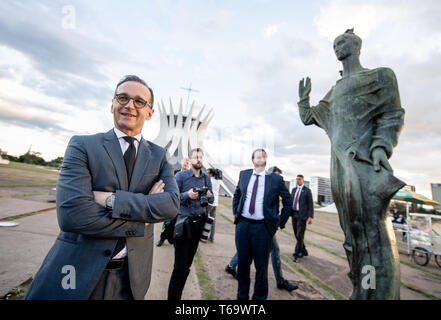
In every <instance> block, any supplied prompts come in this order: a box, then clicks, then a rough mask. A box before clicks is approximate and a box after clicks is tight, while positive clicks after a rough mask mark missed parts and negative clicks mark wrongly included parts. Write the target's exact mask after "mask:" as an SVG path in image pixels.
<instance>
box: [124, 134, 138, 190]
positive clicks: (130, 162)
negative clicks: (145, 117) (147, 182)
mask: <svg viewBox="0 0 441 320" xmlns="http://www.w3.org/2000/svg"><path fill="white" fill-rule="evenodd" d="M123 139H124V140H126V141H127V142H128V143H129V147H128V148H127V150H126V152H125V153H124V162H125V164H126V170H127V180H128V182H129V185H130V179H131V178H132V172H133V167H134V165H135V159H136V148H135V144H134V143H133V142H134V141H135V138H133V137H129V136H125V137H123Z"/></svg>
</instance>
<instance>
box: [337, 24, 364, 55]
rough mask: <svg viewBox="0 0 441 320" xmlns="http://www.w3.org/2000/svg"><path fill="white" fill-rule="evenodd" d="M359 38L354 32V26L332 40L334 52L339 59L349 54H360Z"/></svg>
mask: <svg viewBox="0 0 441 320" xmlns="http://www.w3.org/2000/svg"><path fill="white" fill-rule="evenodd" d="M360 50H361V38H360V37H359V36H357V35H356V34H355V33H354V28H352V29H348V30H346V32H345V33H343V34H341V35H339V36H338V37H337V38H335V40H334V52H335V55H336V56H337V59H338V60H339V61H342V60H345V59H346V58H348V57H349V56H352V55H355V56H357V57H358V56H360Z"/></svg>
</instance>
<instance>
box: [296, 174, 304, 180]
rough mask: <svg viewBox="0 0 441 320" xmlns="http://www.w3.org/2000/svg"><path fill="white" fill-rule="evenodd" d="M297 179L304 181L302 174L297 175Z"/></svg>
mask: <svg viewBox="0 0 441 320" xmlns="http://www.w3.org/2000/svg"><path fill="white" fill-rule="evenodd" d="M297 178H302V179H305V177H304V176H303V174H298V175H297Z"/></svg>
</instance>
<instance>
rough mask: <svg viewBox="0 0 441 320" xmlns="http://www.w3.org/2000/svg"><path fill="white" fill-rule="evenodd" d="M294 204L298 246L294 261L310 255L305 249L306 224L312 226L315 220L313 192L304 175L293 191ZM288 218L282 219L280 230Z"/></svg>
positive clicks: (294, 226)
mask: <svg viewBox="0 0 441 320" xmlns="http://www.w3.org/2000/svg"><path fill="white" fill-rule="evenodd" d="M291 195H292V198H293V199H294V200H293V203H292V206H291V216H292V228H293V230H294V236H295V237H296V240H297V244H296V247H295V250H294V254H293V257H292V258H293V261H294V262H297V259H299V258H302V257H304V256H307V255H308V251H307V250H306V248H305V242H304V238H305V230H306V223H308V224H311V223H312V219H313V218H314V204H313V202H312V194H311V190H310V189H309V188H308V187H306V186H305V185H304V178H303V175H301V174H299V175H297V187H295V188H294V189H292V193H291ZM288 218H289V217H288V216H284V217H282V219H281V223H280V228H284V227H285V223H286V221H287V220H288Z"/></svg>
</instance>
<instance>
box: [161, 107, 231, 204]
mask: <svg viewBox="0 0 441 320" xmlns="http://www.w3.org/2000/svg"><path fill="white" fill-rule="evenodd" d="M158 109H159V114H160V119H159V121H160V128H159V134H158V136H157V137H156V138H155V140H153V142H154V143H156V144H158V145H160V146H162V147H164V148H165V149H166V150H167V153H168V160H169V162H170V164H171V165H172V167H173V169H174V170H179V169H180V167H181V165H180V163H181V160H182V159H183V158H188V152H189V151H190V150H192V149H194V148H201V149H202V150H204V169H207V168H216V169H221V168H219V166H217V165H216V162H215V161H214V159H213V158H212V157H210V155H209V154H208V152H207V150H205V149H204V138H205V133H206V131H207V127H208V124H209V123H210V121H211V120H212V119H213V117H214V112H213V109H211V110H210V111H209V112H208V113H207V114H206V115H205V117H204V118H203V119H202V114H203V112H204V109H205V105H204V106H203V107H202V109H201V110H200V111H199V113H198V115H197V116H196V117H194V116H193V111H194V101H193V103H192V105H191V107H190V110H189V111H188V113H187V114H186V115H184V114H183V110H182V99H181V101H180V104H179V111H178V113H177V114H175V112H174V110H173V105H172V101H171V99H170V111H169V113H167V111H166V107H165V105H164V103H163V102H162V101H161V104H160V105H159V108H158ZM221 170H222V169H221ZM222 175H223V179H222V180H220V183H221V185H220V191H219V195H223V196H230V197H232V196H233V194H234V189H235V186H236V182H235V181H234V180H233V179H231V178H230V177H229V176H228V175H227V173H226V172H224V171H222Z"/></svg>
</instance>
